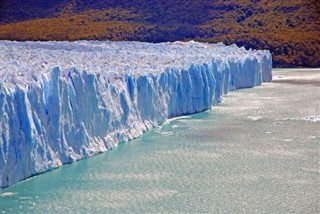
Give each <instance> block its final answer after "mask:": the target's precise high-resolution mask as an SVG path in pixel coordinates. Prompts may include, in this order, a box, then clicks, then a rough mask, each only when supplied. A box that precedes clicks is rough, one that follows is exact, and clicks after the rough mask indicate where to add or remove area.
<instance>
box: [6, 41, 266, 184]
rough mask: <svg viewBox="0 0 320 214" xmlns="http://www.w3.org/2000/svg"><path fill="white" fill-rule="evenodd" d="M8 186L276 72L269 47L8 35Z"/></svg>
mask: <svg viewBox="0 0 320 214" xmlns="http://www.w3.org/2000/svg"><path fill="white" fill-rule="evenodd" d="M0 54H1V55H0V56H1V57H0V59H1V63H0V134H1V136H0V187H1V188H3V187H6V186H9V185H11V184H14V183H16V182H18V181H20V180H23V179H25V178H28V177H30V176H32V175H35V174H38V173H42V172H45V171H48V170H50V169H53V168H56V167H59V166H61V165H62V164H65V163H70V162H73V161H76V160H79V159H82V158H85V157H89V156H92V155H94V154H97V153H101V152H104V151H107V150H109V149H111V148H113V147H115V146H117V145H118V144H119V143H121V142H125V141H128V140H131V139H133V138H136V137H139V136H140V135H141V134H142V133H143V132H145V131H146V130H148V129H150V128H152V127H154V126H156V125H158V124H161V123H163V122H165V121H166V120H167V119H168V118H172V117H176V116H180V115H185V114H191V113H196V112H200V111H204V110H206V109H210V108H211V106H212V105H213V104H214V103H217V102H220V101H221V99H222V97H223V95H225V94H227V93H228V91H229V90H233V89H237V88H245V87H253V86H256V85H260V84H261V83H262V82H263V81H270V80H271V79H272V74H271V69H272V59H271V54H270V52H269V51H256V50H246V49H244V48H243V47H242V48H238V47H237V46H235V45H231V46H225V45H223V44H221V43H220V44H206V43H198V42H193V41H191V42H174V43H159V44H150V43H141V42H96V41H77V42H11V41H0Z"/></svg>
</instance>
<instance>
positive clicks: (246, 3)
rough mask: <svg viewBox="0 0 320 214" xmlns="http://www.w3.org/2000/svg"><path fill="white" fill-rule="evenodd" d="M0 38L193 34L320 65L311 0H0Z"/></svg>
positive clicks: (318, 23) (293, 62) (295, 63)
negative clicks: (266, 50) (267, 50)
mask: <svg viewBox="0 0 320 214" xmlns="http://www.w3.org/2000/svg"><path fill="white" fill-rule="evenodd" d="M0 3H1V7H0V14H1V17H0V18H1V19H0V39H8V40H79V39H90V40H115V41H118V40H138V41H149V42H162V41H175V40H191V39H193V40H198V41H205V42H224V43H226V44H231V43H236V44H237V45H240V46H245V47H246V48H255V49H270V50H271V52H272V54H273V58H274V65H275V66H277V67H302V66H303V67H320V53H319V50H320V2H319V1H318V0H311V1H308V0H296V1H290V0H283V1H275V0H229V1H223V0H215V1H212V0H211V1H210V0H175V1H174V0H166V1H165V0H132V1H124V0H99V1H93V0H88V1H80V0H72V1H67V0H55V1H52V0H51V1H41V0H12V1H8V0H0Z"/></svg>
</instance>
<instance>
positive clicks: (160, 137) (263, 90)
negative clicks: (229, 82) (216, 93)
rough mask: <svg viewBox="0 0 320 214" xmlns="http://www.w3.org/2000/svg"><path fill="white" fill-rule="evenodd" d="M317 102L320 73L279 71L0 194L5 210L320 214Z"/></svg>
mask: <svg viewBox="0 0 320 214" xmlns="http://www.w3.org/2000/svg"><path fill="white" fill-rule="evenodd" d="M319 100H320V71H319V70H303V71H299V70H275V71H274V81H273V82H272V83H265V84H264V85H263V86H261V87H257V88H254V89H244V90H239V91H234V92H231V93H230V94H228V95H227V97H226V98H225V99H224V101H223V102H222V103H221V104H219V105H217V106H215V107H213V109H212V110H210V111H206V112H203V113H200V114H196V115H192V116H186V117H181V118H178V119H174V120H172V121H170V122H168V123H167V124H164V125H162V126H160V127H157V128H155V129H153V130H152V131H149V132H147V133H145V134H144V135H143V136H142V137H141V138H139V139H136V140H133V141H131V142H129V143H125V144H121V145H120V146H119V147H117V148H116V149H113V150H111V151H108V152H106V153H104V154H101V155H97V156H95V157H92V158H89V159H86V160H82V161H79V162H76V163H73V164H71V165H66V166H63V167H61V168H59V169H57V170H53V171H50V172H48V173H45V174H42V175H39V176H35V177H33V178H31V179H28V180H26V181H23V182H20V183H18V184H16V185H14V186H11V187H9V188H6V189H3V190H1V192H0V200H1V201H0V208H1V211H2V213H319V211H320V205H319V192H320V166H319V163H320V157H319V154H320V102H319Z"/></svg>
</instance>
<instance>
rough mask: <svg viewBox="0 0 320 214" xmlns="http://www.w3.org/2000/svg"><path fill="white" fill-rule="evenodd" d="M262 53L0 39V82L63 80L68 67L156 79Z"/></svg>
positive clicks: (192, 45) (201, 46)
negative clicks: (170, 71) (56, 76)
mask: <svg viewBox="0 0 320 214" xmlns="http://www.w3.org/2000/svg"><path fill="white" fill-rule="evenodd" d="M264 52H266V51H265V50H263V51H257V50H251V49H250V50H246V49H245V48H244V47H241V48H239V47H237V46H236V45H231V46H226V45H224V44H223V43H218V44H209V43H200V42H194V41H190V42H166V43H158V44H152V43H146V42H110V41H105V42H100V41H75V42H68V41H63V42H58V41H50V42H15V41H0V56H1V63H0V82H4V83H6V85H11V86H14V85H17V84H18V85H21V86H27V85H28V83H30V82H35V81H38V78H40V77H41V76H42V77H44V78H46V79H48V78H49V75H50V71H51V70H52V69H53V68H54V67H59V68H60V70H61V72H62V75H63V76H67V75H68V72H69V70H70V69H71V68H74V67H76V68H77V69H78V70H80V71H83V70H85V71H87V72H88V73H96V74H98V75H104V76H105V77H106V78H108V79H109V81H114V80H115V79H117V78H121V77H122V76H123V75H125V74H130V75H132V76H136V75H157V74H159V73H162V72H164V71H165V69H166V68H172V67H175V68H177V69H188V68H189V67H190V65H191V63H193V64H203V63H210V61H211V60H212V59H215V58H216V59H219V60H222V61H224V60H226V61H227V60H228V61H230V60H234V61H237V62H239V61H240V62H241V61H244V60H245V59H248V58H251V57H257V55H261V56H262V55H264V54H265V53H264Z"/></svg>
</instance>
